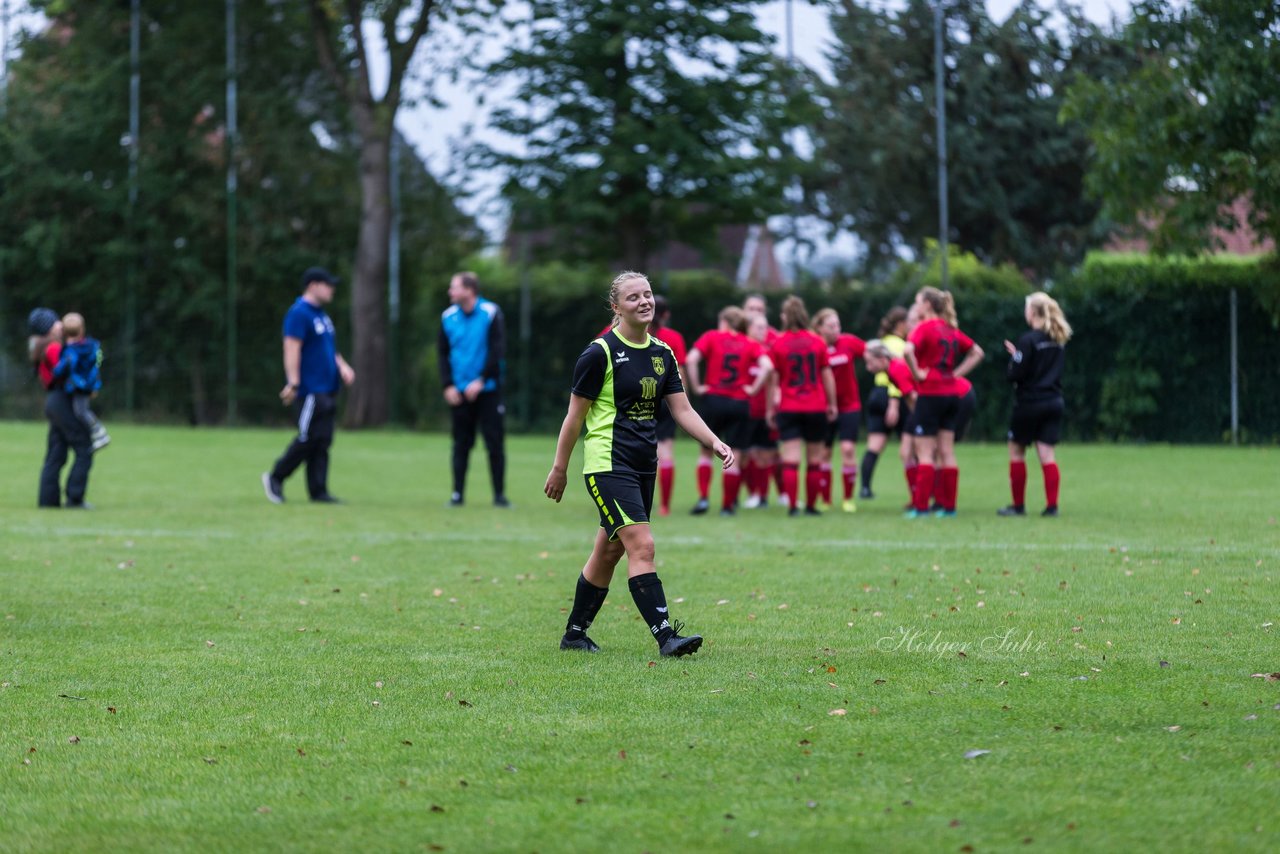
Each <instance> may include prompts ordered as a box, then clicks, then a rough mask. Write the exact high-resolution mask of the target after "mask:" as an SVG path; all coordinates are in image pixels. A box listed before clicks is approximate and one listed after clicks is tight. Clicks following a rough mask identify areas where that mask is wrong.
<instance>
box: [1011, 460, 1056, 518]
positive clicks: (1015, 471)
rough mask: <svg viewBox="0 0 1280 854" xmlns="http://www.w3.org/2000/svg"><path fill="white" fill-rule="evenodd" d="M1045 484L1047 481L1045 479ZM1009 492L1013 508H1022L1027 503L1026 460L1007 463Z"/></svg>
mask: <svg viewBox="0 0 1280 854" xmlns="http://www.w3.org/2000/svg"><path fill="white" fill-rule="evenodd" d="M1045 482H1046V484H1047V483H1048V479H1047V478H1046V481H1045ZM1009 491H1010V492H1011V493H1013V506H1014V507H1022V506H1023V505H1024V504H1026V503H1027V462H1026V460H1010V461H1009Z"/></svg>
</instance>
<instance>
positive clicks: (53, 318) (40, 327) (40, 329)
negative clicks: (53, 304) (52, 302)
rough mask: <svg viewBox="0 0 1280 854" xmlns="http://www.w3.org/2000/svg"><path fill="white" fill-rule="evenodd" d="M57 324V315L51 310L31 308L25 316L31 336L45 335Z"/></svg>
mask: <svg viewBox="0 0 1280 854" xmlns="http://www.w3.org/2000/svg"><path fill="white" fill-rule="evenodd" d="M57 322H58V313H57V312H56V311H54V310H53V309H51V308H33V309H31V313H30V314H28V315H27V329H28V330H30V332H31V334H32V335H47V334H49V330H50V329H52V328H53V324H55V323H57Z"/></svg>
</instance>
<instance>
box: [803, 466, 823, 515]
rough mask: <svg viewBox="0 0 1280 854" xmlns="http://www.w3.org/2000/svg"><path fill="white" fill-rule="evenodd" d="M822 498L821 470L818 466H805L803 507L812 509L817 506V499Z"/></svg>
mask: <svg viewBox="0 0 1280 854" xmlns="http://www.w3.org/2000/svg"><path fill="white" fill-rule="evenodd" d="M821 497H822V468H821V467H820V466H806V467H805V472H804V506H805V507H809V508H813V507H817V506H818V499H819V498H821Z"/></svg>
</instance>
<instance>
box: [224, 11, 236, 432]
mask: <svg viewBox="0 0 1280 854" xmlns="http://www.w3.org/2000/svg"><path fill="white" fill-rule="evenodd" d="M226 28H227V424H228V425H234V424H235V423H236V385H237V382H238V373H237V370H236V349H237V341H236V338H237V335H238V329H237V326H236V285H237V283H236V264H237V260H236V190H237V188H238V184H239V181H238V178H237V176H236V143H237V142H238V140H237V135H238V129H237V127H236V113H237V103H236V74H237V73H238V69H237V67H236V0H227V20H226Z"/></svg>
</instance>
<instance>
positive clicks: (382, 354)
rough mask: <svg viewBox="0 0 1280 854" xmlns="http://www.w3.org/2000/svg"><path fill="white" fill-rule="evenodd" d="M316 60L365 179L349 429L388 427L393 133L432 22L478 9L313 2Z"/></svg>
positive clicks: (436, 1) (374, 0) (432, 2)
mask: <svg viewBox="0 0 1280 854" xmlns="http://www.w3.org/2000/svg"><path fill="white" fill-rule="evenodd" d="M307 2H308V6H309V7H310V10H311V22H312V30H313V32H314V35H315V43H316V50H317V55H318V56H319V59H320V65H321V67H322V68H323V69H324V70H325V73H326V74H327V76H328V78H329V81H330V82H331V84H332V85H333V87H334V88H335V89H336V90H337V92H338V93H339V94H340V95H341V97H342V99H343V101H344V102H345V103H346V105H347V109H348V111H349V114H350V119H351V124H352V127H353V129H354V131H355V140H356V146H357V149H358V160H359V165H358V174H359V178H360V224H359V229H360V230H359V237H358V239H357V243H356V260H355V269H354V274H353V276H352V279H353V281H352V283H351V325H352V331H353V336H352V337H353V338H354V345H355V346H354V357H353V364H354V365H355V367H356V369H357V370H358V371H359V375H360V381H359V382H358V383H356V384H355V385H354V386H353V387H352V390H351V396H350V397H349V399H348V401H347V410H346V414H345V416H344V420H345V422H346V423H347V425H348V426H352V427H364V426H374V425H378V424H382V423H385V422H386V420H387V415H388V413H389V411H390V397H389V393H388V383H387V369H388V352H387V268H388V260H389V257H390V235H391V171H390V164H391V135H392V133H393V130H394V128H395V119H396V113H397V111H398V110H399V109H400V106H401V103H402V101H403V99H404V86H405V83H406V78H407V75H408V74H409V71H410V66H411V65H412V64H413V59H414V54H415V53H416V52H417V50H418V46H419V45H420V44H421V43H422V40H423V37H424V36H426V35H427V31H428V29H429V28H430V26H431V23H432V22H433V21H435V20H437V19H441V18H443V17H444V16H445V15H446V14H448V13H456V14H460V15H465V14H467V13H468V12H470V11H474V10H475V8H476V6H477V5H478V4H470V3H457V2H448V0H363V2H362V0H342V2H339V0H307ZM366 20H368V21H371V22H376V23H377V24H378V25H379V26H380V27H381V36H382V41H383V43H384V44H385V45H386V50H387V60H388V69H387V87H386V92H385V93H384V94H383V95H382V97H381V98H378V97H377V96H375V95H374V92H373V85H372V81H371V79H370V61H369V51H370V46H369V44H368V42H367V40H366V38H365V30H364V24H365V21H366Z"/></svg>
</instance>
